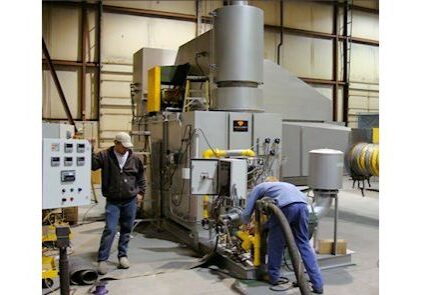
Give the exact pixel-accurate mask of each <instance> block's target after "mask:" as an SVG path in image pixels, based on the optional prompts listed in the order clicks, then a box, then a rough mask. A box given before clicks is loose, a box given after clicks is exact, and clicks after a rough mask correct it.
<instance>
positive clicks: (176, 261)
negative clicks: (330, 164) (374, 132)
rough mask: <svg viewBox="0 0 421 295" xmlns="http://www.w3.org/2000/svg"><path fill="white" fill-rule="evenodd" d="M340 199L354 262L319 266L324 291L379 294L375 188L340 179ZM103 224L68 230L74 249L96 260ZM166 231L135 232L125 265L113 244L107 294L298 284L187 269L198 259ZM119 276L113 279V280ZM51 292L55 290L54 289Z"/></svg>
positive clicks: (265, 289) (323, 227)
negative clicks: (119, 267)
mask: <svg viewBox="0 0 421 295" xmlns="http://www.w3.org/2000/svg"><path fill="white" fill-rule="evenodd" d="M345 180H346V181H345V184H344V189H343V190H342V191H341V192H340V198H339V202H340V203H339V208H340V211H339V218H340V222H339V238H341V239H345V240H346V241H347V243H348V248H349V249H351V250H353V251H355V253H354V254H353V262H354V263H355V264H356V265H355V266H350V267H347V268H337V269H330V270H324V271H323V276H324V279H325V294H328V295H337V294H340V295H348V294H353V295H354V294H359V295H374V294H378V293H379V280H378V274H379V270H378V259H379V258H378V257H379V256H378V255H379V254H378V247H379V242H378V241H379V240H378V236H379V220H378V216H379V215H378V207H379V206H378V201H379V196H378V193H377V192H372V191H367V192H366V196H365V197H362V196H361V193H360V192H359V191H358V190H356V189H354V190H353V189H351V182H350V181H349V180H348V179H345ZM332 213H333V212H332V211H331V212H330V213H329V214H328V216H327V217H325V218H324V219H323V220H322V221H321V224H320V229H319V238H322V239H324V238H332V232H333V218H332V216H333V214H332ZM102 227H103V223H102V222H95V223H91V224H86V225H82V226H78V227H75V228H74V229H73V233H74V239H73V241H72V246H73V254H72V255H79V256H82V257H85V258H86V259H87V260H90V261H92V263H93V265H95V262H94V261H95V255H96V251H97V247H98V243H99V238H100V234H101V231H102ZM167 239H168V235H164V234H162V233H156V232H155V231H152V230H147V231H145V232H142V233H138V232H136V233H134V237H133V239H132V240H131V242H130V243H131V244H130V252H129V258H130V261H131V263H132V267H131V268H130V269H129V270H124V271H123V270H117V268H116V267H117V257H116V253H115V246H116V245H115V244H114V248H113V255H112V259H111V261H110V272H109V274H107V275H106V277H108V278H113V279H114V280H110V281H108V285H107V289H108V290H109V291H110V293H109V294H141V293H145V292H146V294H148V293H149V292H153V294H154V295H155V294H173V293H174V292H177V291H180V292H182V293H183V294H239V290H240V293H241V292H242V293H246V294H285V295H290V294H299V291H298V289H291V290H288V291H286V292H274V291H271V290H269V286H268V285H267V284H265V283H263V282H256V281H240V282H238V281H236V280H235V279H232V278H230V277H229V276H227V275H225V274H223V273H221V272H216V271H214V270H210V269H204V268H196V269H189V268H190V267H191V266H192V265H194V264H196V263H197V262H198V257H197V256H196V254H195V253H194V252H193V251H191V250H190V249H189V248H187V247H186V246H184V245H181V244H179V243H177V242H176V240H172V241H171V240H167ZM116 279H118V280H116ZM72 289H74V293H73V294H89V287H79V286H72ZM52 294H59V292H58V291H56V292H54V293H52Z"/></svg>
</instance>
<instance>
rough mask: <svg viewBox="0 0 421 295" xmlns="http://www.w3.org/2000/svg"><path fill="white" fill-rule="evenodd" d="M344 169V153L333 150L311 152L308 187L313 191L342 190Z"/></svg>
mask: <svg viewBox="0 0 421 295" xmlns="http://www.w3.org/2000/svg"><path fill="white" fill-rule="evenodd" d="M343 169H344V153H343V152H341V151H337V150H331V149H318V150H312V151H310V152H309V174H308V186H309V187H311V188H312V189H323V190H338V189H341V188H342V175H343Z"/></svg>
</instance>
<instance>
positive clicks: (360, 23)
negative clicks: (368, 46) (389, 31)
mask: <svg viewBox="0 0 421 295" xmlns="http://www.w3.org/2000/svg"><path fill="white" fill-rule="evenodd" d="M351 31H352V36H353V37H359V38H365V39H370V40H379V15H378V14H374V13H369V12H362V11H353V12H352V30H351Z"/></svg>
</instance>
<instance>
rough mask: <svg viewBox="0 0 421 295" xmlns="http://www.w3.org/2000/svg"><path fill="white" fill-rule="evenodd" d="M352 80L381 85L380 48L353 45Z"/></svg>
mask: <svg viewBox="0 0 421 295" xmlns="http://www.w3.org/2000/svg"><path fill="white" fill-rule="evenodd" d="M350 80H351V81H355V82H369V83H377V84H378V83H379V47H376V46H368V45H361V44H355V43H352V46H351V67H350Z"/></svg>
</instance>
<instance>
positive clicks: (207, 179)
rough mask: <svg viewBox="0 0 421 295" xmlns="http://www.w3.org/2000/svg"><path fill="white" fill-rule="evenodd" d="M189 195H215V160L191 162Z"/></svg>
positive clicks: (216, 166) (216, 171) (216, 172)
mask: <svg viewBox="0 0 421 295" xmlns="http://www.w3.org/2000/svg"><path fill="white" fill-rule="evenodd" d="M190 171H191V177H190V179H191V194H192V195H216V194H218V192H217V181H218V160H217V159H194V160H191V170H190Z"/></svg>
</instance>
